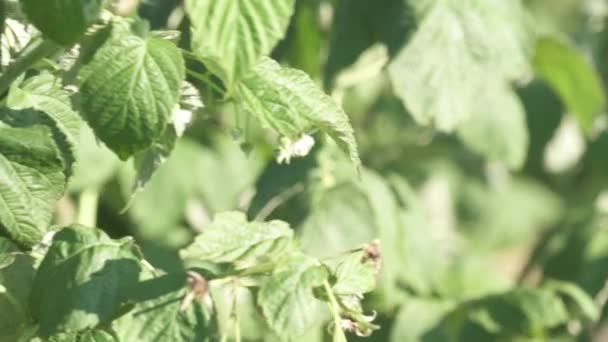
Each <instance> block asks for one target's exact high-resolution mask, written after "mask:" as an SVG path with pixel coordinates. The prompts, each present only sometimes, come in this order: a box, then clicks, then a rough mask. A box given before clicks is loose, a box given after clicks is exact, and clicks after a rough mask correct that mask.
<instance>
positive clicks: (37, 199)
mask: <svg viewBox="0 0 608 342" xmlns="http://www.w3.org/2000/svg"><path fill="white" fill-rule="evenodd" d="M44 121H45V120H44V118H41V115H39V113H35V112H31V111H20V112H17V113H15V112H9V111H8V110H6V109H5V110H3V112H0V228H1V229H2V230H3V231H4V232H5V233H6V234H8V236H9V237H10V238H11V239H12V240H13V241H15V242H16V243H18V244H19V245H21V246H24V247H31V246H33V245H34V244H36V243H37V242H38V241H40V239H41V238H42V235H43V234H44V232H46V230H47V229H48V226H49V224H50V223H51V218H52V214H53V209H54V205H55V202H56V201H57V200H58V199H59V198H60V197H61V196H62V194H63V192H64V189H65V183H66V175H65V174H64V164H63V160H62V158H61V152H60V150H59V148H58V147H57V145H56V140H55V139H54V134H53V133H54V132H53V129H52V128H51V127H49V126H48V125H45V124H44V123H43V122H44Z"/></svg>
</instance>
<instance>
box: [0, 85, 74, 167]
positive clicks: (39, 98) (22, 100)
mask: <svg viewBox="0 0 608 342" xmlns="http://www.w3.org/2000/svg"><path fill="white" fill-rule="evenodd" d="M6 105H7V106H8V107H9V108H11V109H15V110H22V109H28V108H33V109H35V110H38V111H41V112H44V113H45V114H46V115H48V116H49V117H50V118H51V119H52V120H53V122H54V123H55V126H56V127H57V129H58V130H59V132H60V133H61V136H62V137H63V139H62V140H64V141H61V142H60V147H61V149H62V152H63V158H64V161H65V163H66V173H67V174H68V176H70V175H71V172H72V170H71V168H72V166H73V164H74V161H75V159H76V146H77V145H78V142H79V138H80V137H79V136H80V125H81V122H82V120H81V119H80V116H79V115H78V113H76V112H75V111H74V110H73V109H72V103H71V101H70V94H69V93H68V92H67V91H66V90H65V89H63V87H62V85H61V80H60V79H58V78H56V77H54V76H53V75H51V74H47V73H43V74H40V75H38V76H34V77H31V78H28V79H27V80H26V81H25V82H23V83H22V84H21V85H19V86H18V87H17V86H13V87H11V89H10V92H9V94H8V98H7V100H6Z"/></svg>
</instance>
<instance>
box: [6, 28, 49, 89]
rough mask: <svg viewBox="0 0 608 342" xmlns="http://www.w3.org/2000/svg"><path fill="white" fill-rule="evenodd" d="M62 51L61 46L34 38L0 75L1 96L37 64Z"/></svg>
mask: <svg viewBox="0 0 608 342" xmlns="http://www.w3.org/2000/svg"><path fill="white" fill-rule="evenodd" d="M60 50H61V47H60V46H58V45H57V44H55V43H53V42H51V41H49V40H46V39H43V38H41V37H37V38H34V39H33V40H32V41H31V42H30V43H29V44H28V45H27V46H26V47H25V48H24V49H23V50H22V51H21V53H20V54H19V57H18V58H17V59H16V60H15V61H14V62H13V63H11V64H10V65H9V66H8V68H6V70H5V71H4V72H3V73H2V75H0V94H4V93H6V91H7V90H8V89H9V88H10V86H11V84H13V82H15V80H16V79H17V78H19V76H21V75H22V74H23V73H24V72H26V71H27V70H28V69H29V68H31V67H32V65H34V64H35V63H36V62H38V61H40V60H41V59H43V58H45V57H48V56H50V55H52V54H54V53H56V52H58V51H60Z"/></svg>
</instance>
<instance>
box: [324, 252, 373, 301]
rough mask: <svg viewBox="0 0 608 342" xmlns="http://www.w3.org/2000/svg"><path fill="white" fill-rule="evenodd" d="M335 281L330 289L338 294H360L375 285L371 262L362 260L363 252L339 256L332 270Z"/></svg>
mask: <svg viewBox="0 0 608 342" xmlns="http://www.w3.org/2000/svg"><path fill="white" fill-rule="evenodd" d="M334 275H335V277H336V281H335V283H334V284H333V286H332V290H333V291H334V293H335V294H336V295H338V296H340V295H346V296H350V295H355V296H362V295H363V294H364V293H367V292H370V291H372V290H373V289H374V287H375V286H376V275H375V273H374V266H373V264H372V263H370V262H367V261H365V260H364V253H363V252H355V253H351V254H348V255H345V256H344V257H341V258H340V259H339V260H338V262H337V264H336V266H335V270H334Z"/></svg>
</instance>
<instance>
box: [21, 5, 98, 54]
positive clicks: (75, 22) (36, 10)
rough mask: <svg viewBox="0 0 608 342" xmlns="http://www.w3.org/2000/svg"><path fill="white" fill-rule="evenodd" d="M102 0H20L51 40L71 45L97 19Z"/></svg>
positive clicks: (34, 21) (31, 18)
mask: <svg viewBox="0 0 608 342" xmlns="http://www.w3.org/2000/svg"><path fill="white" fill-rule="evenodd" d="M103 4H104V0H21V6H22V8H23V11H24V12H25V14H26V15H27V17H28V18H29V19H30V21H31V22H32V23H33V24H34V26H36V28H38V29H39V30H40V31H41V32H42V33H43V34H44V35H45V36H47V37H48V38H50V39H51V40H53V41H55V42H57V43H60V44H63V45H71V44H72V43H74V42H76V41H77V40H78V39H79V38H80V36H82V35H83V34H84V32H85V31H86V29H87V27H88V26H89V25H90V24H91V23H92V22H93V21H94V20H95V19H97V16H98V15H99V13H101V9H102V7H103Z"/></svg>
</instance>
